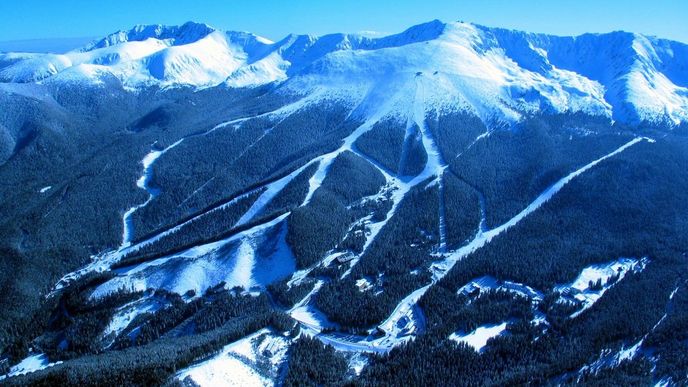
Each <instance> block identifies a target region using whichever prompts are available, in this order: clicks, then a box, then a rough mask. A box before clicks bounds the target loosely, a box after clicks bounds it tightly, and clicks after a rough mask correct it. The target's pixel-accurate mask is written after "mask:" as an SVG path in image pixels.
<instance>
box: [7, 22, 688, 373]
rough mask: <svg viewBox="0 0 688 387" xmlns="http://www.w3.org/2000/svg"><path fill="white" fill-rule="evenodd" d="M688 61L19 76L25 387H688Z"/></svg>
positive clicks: (148, 60)
mask: <svg viewBox="0 0 688 387" xmlns="http://www.w3.org/2000/svg"><path fill="white" fill-rule="evenodd" d="M684 59H685V45H683V44H680V43H676V42H669V41H664V40H659V39H655V38H648V37H644V36H641V35H635V34H629V33H622V32H616V33H611V34H602V35H594V34H588V35H582V36H580V37H575V38H572V37H553V36H548V35H542V34H530V33H522V32H517V31H508V30H502V29H496V28H488V27H483V26H477V25H472V24H466V23H442V22H440V21H433V22H429V23H426V24H421V25H418V26H415V27H411V28H409V29H408V30H406V31H404V32H401V33H399V34H395V35H390V36H386V37H381V38H369V37H363V36H359V35H353V34H332V35H326V36H321V37H315V36H309V35H300V36H295V35H290V36H288V37H286V38H284V39H282V40H281V41H278V42H270V41H268V40H266V39H263V38H260V37H257V36H255V35H252V34H248V33H241V32H222V31H217V30H214V29H212V28H210V27H208V26H206V25H203V24H195V23H189V24H186V25H184V26H180V27H165V26H157V25H156V26H139V27H135V28H134V29H132V30H130V31H124V32H118V33H115V34H113V35H110V36H107V37H105V38H103V39H101V40H99V41H96V42H94V43H93V44H92V45H90V46H88V47H86V48H84V49H83V50H81V51H75V52H71V53H67V54H65V55H34V54H21V53H20V54H16V53H15V54H4V55H3V56H2V60H1V62H0V63H1V65H0V67H1V68H2V69H1V70H0V74H2V76H7V77H9V78H6V80H10V78H11V79H13V80H15V81H17V82H4V83H0V107H1V109H0V137H2V138H3V139H4V140H6V142H7V143H6V144H5V145H4V146H2V147H0V181H1V182H2V184H0V215H1V216H0V258H2V259H0V269H1V270H0V290H1V291H2V292H3V294H4V295H6V297H2V298H0V309H2V310H3V311H4V313H2V314H0V374H3V375H5V376H0V380H2V382H3V383H7V384H8V385H28V384H50V385H55V384H57V385H63V384H79V385H83V384H96V385H99V384H126V385H130V384H147V385H163V384H178V383H181V384H184V385H194V383H196V384H204V383H208V384H212V383H218V382H226V383H231V382H237V383H259V384H268V385H280V384H287V385H301V384H317V385H333V384H334V385H340V384H364V385H380V384H383V385H384V384H390V383H393V384H400V385H405V384H411V385H447V384H452V383H453V382H452V381H458V380H460V381H462V382H464V383H466V384H468V385H514V384H567V383H575V382H589V383H591V384H594V383H599V384H612V385H618V384H623V385H626V384H631V385H638V384H640V385H647V384H657V383H660V384H661V383H667V384H671V383H677V384H681V383H685V382H686V375H687V374H686V370H688V358H686V357H685V354H686V353H688V341H686V339H687V338H688V312H687V311H688V308H686V307H685V305H686V304H688V287H687V285H688V282H686V281H687V279H688V263H687V261H686V259H685V258H686V251H688V206H686V203H687V202H688V174H687V173H686V168H685V166H686V165H688V141H687V140H686V132H685V128H686V124H685V122H683V119H684V116H685V99H684V97H685V93H684V90H685V86H686V85H685V78H686V76H685V67H684V65H683V63H685V61H684ZM19 81H22V82H19ZM628 316H633V318H632V319H629V318H628ZM230 363H231V364H230ZM227 366H231V367H234V368H236V369H238V370H239V371H240V372H239V373H232V372H226V369H224V368H226V367H227ZM223 367H224V368H223Z"/></svg>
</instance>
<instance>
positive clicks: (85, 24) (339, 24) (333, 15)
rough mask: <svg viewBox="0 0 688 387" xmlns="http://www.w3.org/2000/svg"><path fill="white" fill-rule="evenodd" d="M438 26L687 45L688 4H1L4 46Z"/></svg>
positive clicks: (668, 0) (268, 0) (45, 0)
mask: <svg viewBox="0 0 688 387" xmlns="http://www.w3.org/2000/svg"><path fill="white" fill-rule="evenodd" d="M432 19H440V20H444V21H450V20H464V21H469V22H474V23H479V24H484V25H488V26H498V27H506V28H514V29H521V30H526V31H533V32H546V33H552V34H559V35H573V34H580V33H583V32H608V31H612V30H620V29H622V30H626V31H633V32H640V33H645V34H650V35H656V36H659V37H664V38H669V39H675V40H680V41H683V42H688V0H548V1H537V0H470V1H469V0H421V1H410V0H396V1H382V0H378V1H375V0H368V1H363V0H348V1H337V2H335V1H330V0H319V1H315V0H312V1H311V0H309V1H306V0H253V1H247V0H235V1H231V0H227V1H220V0H186V1H184V0H119V1H107V0H0V41H11V40H24V39H39V38H65V37H99V36H103V35H105V34H107V33H110V32H114V31H117V30H120V29H128V28H130V27H131V26H133V25H134V24H151V23H156V24H157V23H161V24H181V23H183V22H185V21H188V20H194V21H199V22H205V23H208V24H210V25H212V26H215V27H217V28H220V29H231V30H243V31H250V32H254V33H256V34H258V35H263V36H265V37H268V38H271V39H273V40H276V39H279V38H281V37H283V36H285V35H286V34H288V33H290V32H294V33H313V34H318V35H319V34H325V33H329V32H357V31H363V30H374V31H381V32H398V31H401V30H403V29H405V28H407V27H409V26H412V25H415V24H418V23H421V22H425V21H429V20H432Z"/></svg>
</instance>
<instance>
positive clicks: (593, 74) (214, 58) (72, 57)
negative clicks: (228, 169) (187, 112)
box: [0, 20, 688, 124]
mask: <svg viewBox="0 0 688 387" xmlns="http://www.w3.org/2000/svg"><path fill="white" fill-rule="evenodd" d="M686 66H688V45H685V44H683V43H679V42H674V41H669V40H662V39H657V38H654V37H648V36H644V35H639V34H633V33H626V32H612V33H608V34H585V35H581V36H578V37H556V36H550V35H543V34H532V33H524V32H518V31H511V30H504V29H498V28H488V27H483V26H478V25H473V24H468V23H459V22H452V23H443V22H440V21H437V20H435V21H432V22H429V23H425V24H421V25H418V26H414V27H411V28H409V29H408V30H406V31H404V32H402V33H400V34H396V35H390V36H385V37H381V38H370V37H366V36H362V35H356V34H331V35H325V36H320V37H316V36H311V35H289V36H287V37H285V38H284V39H282V40H280V41H279V42H272V41H270V40H268V39H265V38H262V37H260V36H256V35H253V34H250V33H244V32H223V31H219V30H216V29H214V28H212V27H210V26H208V25H205V24H197V23H191V22H190V23H186V24H184V25H182V26H178V27H177V26H161V25H149V26H136V27H134V28H133V29H131V30H129V31H120V32H117V33H114V34H112V35H109V36H106V37H104V38H103V39H101V40H99V41H96V42H94V43H92V44H90V45H89V46H87V47H85V48H84V49H82V50H78V51H73V52H69V53H66V54H64V55H54V54H25V53H6V54H2V55H0V80H2V81H3V82H22V83H25V82H88V83H95V84H97V83H101V82H103V81H104V80H105V79H109V78H110V79H112V78H116V79H119V80H120V81H121V82H122V83H123V84H124V85H125V86H127V87H130V88H137V87H141V86H146V85H158V86H162V87H173V86H192V87H209V86H216V85H219V84H222V83H224V84H225V85H227V86H230V87H250V86H258V85H263V84H267V83H271V82H285V81H289V83H288V84H291V85H293V87H289V88H291V89H293V90H297V91H299V92H304V91H306V92H307V91H308V90H316V89H322V88H323V87H324V88H329V89H332V88H337V93H340V94H341V93H342V92H344V91H343V90H348V91H349V92H354V93H358V92H362V91H363V92H367V91H370V90H371V88H376V87H377V88H385V87H387V88H389V87H394V84H395V83H398V82H400V80H401V79H407V80H408V79H409V77H408V76H409V75H411V76H415V75H416V74H420V73H422V74H425V75H428V76H432V77H433V81H432V82H433V83H434V85H435V86H436V87H434V88H432V89H433V91H434V92H433V93H432V95H431V96H429V98H431V99H433V100H434V102H436V103H437V104H438V106H441V107H443V108H456V107H464V108H467V109H469V110H472V111H474V112H476V113H478V114H479V115H480V116H481V117H483V118H484V119H490V118H495V117H496V118H498V119H502V120H507V121H511V120H515V119H518V118H519V117H520V116H521V115H522V114H523V113H524V112H534V111H541V112H565V111H583V112H586V113H592V114H596V115H604V116H608V117H611V118H613V119H615V120H619V121H622V122H630V123H637V122H640V121H659V122H668V123H673V124H678V123H680V122H682V121H685V120H686V119H688V67H686ZM401 82H403V81H401ZM342 86H345V87H342Z"/></svg>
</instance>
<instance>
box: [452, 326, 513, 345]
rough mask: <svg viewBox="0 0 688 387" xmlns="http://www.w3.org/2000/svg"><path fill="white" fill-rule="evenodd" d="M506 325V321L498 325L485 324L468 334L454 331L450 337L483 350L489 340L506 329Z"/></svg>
mask: <svg viewBox="0 0 688 387" xmlns="http://www.w3.org/2000/svg"><path fill="white" fill-rule="evenodd" d="M506 325H507V323H505V322H503V323H501V324H497V325H484V326H481V327H478V328H477V329H476V330H474V331H473V332H471V333H468V334H459V333H452V334H451V335H450V336H449V339H450V340H453V341H456V342H457V343H466V344H468V345H470V346H471V347H473V348H475V350H476V351H478V352H481V351H482V350H483V348H485V346H486V345H487V341H488V340H490V339H491V338H493V337H497V336H499V335H501V334H503V333H504V332H505V331H506Z"/></svg>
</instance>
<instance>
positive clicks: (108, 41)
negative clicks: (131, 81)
mask: <svg viewBox="0 0 688 387" xmlns="http://www.w3.org/2000/svg"><path fill="white" fill-rule="evenodd" d="M214 31H215V28H213V27H211V26H209V25H207V24H205V23H196V22H191V21H189V22H186V23H184V24H182V25H180V26H168V25H162V24H139V25H136V26H134V27H133V28H132V29H130V30H128V31H124V30H122V31H118V32H115V33H113V34H110V35H107V36H106V37H104V38H103V39H101V40H98V41H96V42H94V43H92V44H90V45H89V46H87V47H86V48H84V49H83V51H92V50H95V49H98V48H104V47H110V46H114V45H117V44H121V43H125V42H132V41H144V40H146V39H150V38H155V39H160V40H164V39H172V40H173V44H174V45H181V44H187V43H193V42H195V41H197V40H199V39H202V38H204V37H206V36H207V35H208V34H210V33H212V32H214Z"/></svg>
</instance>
